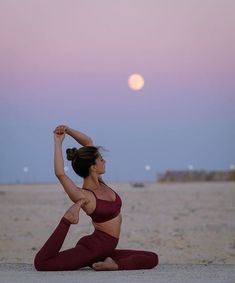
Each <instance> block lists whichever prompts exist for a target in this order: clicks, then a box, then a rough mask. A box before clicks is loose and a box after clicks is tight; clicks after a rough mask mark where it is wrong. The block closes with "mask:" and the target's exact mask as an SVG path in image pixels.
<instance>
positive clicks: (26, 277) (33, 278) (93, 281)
mask: <svg viewBox="0 0 235 283" xmlns="http://www.w3.org/2000/svg"><path fill="white" fill-rule="evenodd" d="M111 274H112V277H110V276H111ZM0 282H1V283H9V282H20V283H32V282H34V283H42V282H50V283H68V282H69V283H83V282H87V283H110V282H112V283H123V282H125V283H143V282H148V283H156V282H157V283H234V282H235V269H234V266H233V265H228V264H227V265H224V264H219V265H214V264H210V265H190V264H188V265H183V264H181V265H159V266H158V267H157V268H154V269H150V270H133V271H115V272H112V273H110V272H103V271H102V272H101V271H100V272H96V271H93V270H91V269H90V270H88V269H81V270H78V271H65V272H36V271H35V270H34V268H33V266H32V265H29V264H20V263H18V264H4V263H3V264H0Z"/></svg>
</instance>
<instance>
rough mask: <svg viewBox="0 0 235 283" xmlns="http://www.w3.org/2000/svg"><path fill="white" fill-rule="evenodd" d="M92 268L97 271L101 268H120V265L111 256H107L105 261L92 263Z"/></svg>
mask: <svg viewBox="0 0 235 283" xmlns="http://www.w3.org/2000/svg"><path fill="white" fill-rule="evenodd" d="M92 268H93V269H94V270H96V271H100V270H110V271H111V270H118V265H117V264H116V262H115V261H114V260H113V259H112V258H111V257H107V258H106V259H105V260H104V261H99V262H96V263H94V264H93V265H92Z"/></svg>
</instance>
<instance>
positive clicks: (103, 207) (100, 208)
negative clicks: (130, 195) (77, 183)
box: [83, 188, 122, 223]
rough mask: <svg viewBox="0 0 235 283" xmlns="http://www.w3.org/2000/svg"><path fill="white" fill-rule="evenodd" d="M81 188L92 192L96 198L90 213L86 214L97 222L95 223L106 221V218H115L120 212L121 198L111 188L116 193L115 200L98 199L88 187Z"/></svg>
mask: <svg viewBox="0 0 235 283" xmlns="http://www.w3.org/2000/svg"><path fill="white" fill-rule="evenodd" d="M83 190H87V191H90V192H92V193H93V194H94V196H95V198H96V207H95V210H94V211H93V212H92V213H91V214H87V215H89V216H90V217H91V219H92V220H93V221H94V222H97V223H102V222H106V221H108V220H111V219H113V218H115V217H116V216H117V215H118V214H119V213H120V210H121V206H122V200H121V198H120V197H119V195H118V194H117V193H116V192H115V191H113V190H112V189H111V190H112V191H113V192H114V193H115V195H116V199H115V201H110V200H104V199H99V198H97V196H96V194H95V193H94V191H92V190H89V189H84V188H83Z"/></svg>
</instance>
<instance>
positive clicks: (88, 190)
mask: <svg viewBox="0 0 235 283" xmlns="http://www.w3.org/2000/svg"><path fill="white" fill-rule="evenodd" d="M83 190H86V191H90V192H92V193H93V195H94V196H95V198H96V199H97V196H96V194H95V193H94V192H93V191H92V190H89V189H85V188H83Z"/></svg>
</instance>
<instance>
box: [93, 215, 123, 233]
mask: <svg viewBox="0 0 235 283" xmlns="http://www.w3.org/2000/svg"><path fill="white" fill-rule="evenodd" d="M121 223H122V216H121V213H120V214H119V215H118V216H116V217H115V218H113V219H111V220H108V221H106V222H102V223H96V222H94V221H93V222H92V224H93V225H94V227H95V229H97V230H100V231H102V232H105V233H107V234H109V235H111V236H113V237H115V238H119V236H120V232H121Z"/></svg>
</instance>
